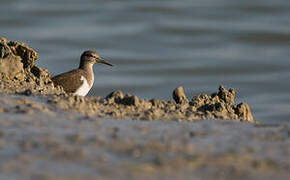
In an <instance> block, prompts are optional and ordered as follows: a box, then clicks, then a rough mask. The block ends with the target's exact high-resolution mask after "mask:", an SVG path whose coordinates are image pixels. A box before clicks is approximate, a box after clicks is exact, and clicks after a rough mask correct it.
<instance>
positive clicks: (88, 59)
mask: <svg viewBox="0 0 290 180" xmlns="http://www.w3.org/2000/svg"><path fill="white" fill-rule="evenodd" d="M86 63H89V64H95V63H101V64H106V65H108V66H113V65H112V64H110V63H108V62H107V61H106V60H104V59H103V58H101V57H100V56H99V55H98V54H97V53H96V52H95V51H92V50H88V51H85V52H83V54H82V55H81V65H84V64H86Z"/></svg>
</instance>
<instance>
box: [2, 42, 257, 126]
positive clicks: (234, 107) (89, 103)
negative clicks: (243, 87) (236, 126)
mask: <svg viewBox="0 0 290 180" xmlns="http://www.w3.org/2000/svg"><path fill="white" fill-rule="evenodd" d="M37 57H38V54H37V52H36V51H34V50H33V49H31V48H30V47H28V46H27V45H26V44H24V43H19V42H16V41H8V40H6V39H4V38H1V39H0V73H1V74H0V75H1V79H0V92H4V93H14V94H15V93H17V94H22V95H31V94H33V95H50V96H47V97H48V101H47V102H48V103H50V104H54V105H55V106H57V107H60V108H62V109H64V110H69V111H73V112H78V113H82V114H87V115H99V116H102V117H103V116H111V117H113V118H126V119H142V120H158V119H173V120H178V121H182V120H189V121H192V120H200V119H231V120H238V121H247V122H254V120H253V116H252V114H251V110H250V108H249V106H248V105H247V104H246V103H240V104H235V102H234V98H235V90H234V89H229V90H226V89H225V88H224V87H222V86H221V87H220V88H219V90H218V92H217V93H214V94H212V95H207V94H199V95H197V96H195V97H193V98H192V99H191V100H188V99H187V97H186V96H185V94H184V92H183V88H182V87H177V88H176V89H175V90H174V91H173V99H174V100H175V102H173V101H159V100H158V99H151V100H145V99H139V98H138V97H137V96H134V95H130V94H125V95H124V94H123V93H122V92H121V91H114V92H112V93H110V94H109V95H108V96H107V97H106V98H101V97H77V96H72V95H69V94H66V93H65V92H64V91H63V90H62V88H61V87H60V86H57V87H54V84H53V83H52V81H51V79H50V74H49V72H48V71H47V70H45V69H42V68H40V67H37V66H35V65H34V62H35V61H36V60H37Z"/></svg>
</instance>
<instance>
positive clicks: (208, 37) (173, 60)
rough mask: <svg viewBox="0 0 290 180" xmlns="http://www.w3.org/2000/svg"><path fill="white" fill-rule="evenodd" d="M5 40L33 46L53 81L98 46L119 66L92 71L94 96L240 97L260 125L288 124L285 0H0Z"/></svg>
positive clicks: (288, 14)
mask: <svg viewBox="0 0 290 180" xmlns="http://www.w3.org/2000/svg"><path fill="white" fill-rule="evenodd" d="M0 36H4V37H6V38H7V39H9V40H18V41H23V42H25V43H28V44H29V46H31V47H33V48H34V49H36V50H37V51H38V52H39V56H40V58H39V60H38V62H37V64H38V65H39V66H41V67H44V68H46V69H48V70H49V71H50V72H51V73H52V75H56V74H58V73H60V72H64V71H67V70H70V69H72V68H75V67H77V66H78V63H79V56H80V54H81V53H82V51H84V50H87V49H95V50H96V51H97V52H99V54H100V55H101V56H102V57H104V58H105V59H107V60H108V61H109V62H111V63H113V64H114V65H115V66H114V67H113V68H111V67H109V66H104V65H97V66H95V68H94V69H95V73H96V75H95V84H94V88H93V90H92V91H91V92H90V94H89V95H91V96H105V95H106V94H108V93H109V92H111V91H113V90H117V89H120V90H122V91H123V92H125V93H126V92H127V93H131V94H135V95H137V96H139V97H141V98H153V97H155V98H159V99H167V100H169V99H172V98H171V93H172V90H173V89H174V88H175V87H177V86H179V85H182V86H183V87H184V88H185V91H186V93H187V95H188V96H189V97H191V96H193V95H194V94H197V93H200V92H205V93H212V92H215V91H217V88H218V86H219V85H220V84H223V85H224V86H225V87H227V88H229V87H233V88H235V89H236V91H237V102H241V101H243V102H247V103H248V104H249V105H250V106H251V108H252V111H253V115H254V118H255V119H256V120H259V121H262V122H265V123H287V122H288V123H289V122H290V118H289V117H290V82H289V79H290V60H289V57H290V1H288V0H276V1H273V0H259V1H252V0H244V1H239V2H238V1H232V0H219V1H217V0H196V1H191V0H179V1H170V0H168V1H163V0H152V1H149V0H147V1H136V0H134V1H133V0H122V1H106V0H98V1H97V0H70V1H66V0H50V1H45V0H37V1H36V0H35V1H33V0H1V3H0Z"/></svg>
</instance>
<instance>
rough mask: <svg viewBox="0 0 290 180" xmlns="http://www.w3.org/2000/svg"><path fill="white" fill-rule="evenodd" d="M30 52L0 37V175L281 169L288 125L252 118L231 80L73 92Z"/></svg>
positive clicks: (141, 175) (156, 175) (244, 173)
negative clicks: (96, 93)
mask: <svg viewBox="0 0 290 180" xmlns="http://www.w3.org/2000/svg"><path fill="white" fill-rule="evenodd" d="M37 57H38V55H37V52H35V51H34V50H33V49H31V48H30V47H28V46H27V45H26V44H24V43H20V42H16V41H8V40H6V39H4V38H0V179H23V180H26V179H27V180H28V179H29V180H30V179H35V180H39V179H40V180H41V179H44V180H46V179H54V180H57V179H58V180H65V179H70V180H78V179H112V178H114V179H116V177H117V178H118V179H144V180H145V179H192V178H193V177H194V179H215V180H216V179H255V180H257V179H263V180H265V179H287V178H288V177H289V176H290V173H289V168H290V153H289V147H290V140H289V137H290V126H289V125H277V126H265V125H261V124H259V123H257V122H255V121H254V119H253V116H252V113H251V110H250V107H249V105H248V104H246V103H235V94H236V92H235V90H234V89H232V88H230V89H225V88H224V87H223V86H220V87H219V88H218V91H217V92H216V93H213V94H210V95H208V94H198V95H196V96H194V97H192V98H188V97H187V96H186V95H185V94H184V91H183V88H182V87H177V88H176V89H174V90H173V93H172V101H160V100H158V99H150V100H146V99H140V98H138V97H137V96H134V95H130V94H124V93H123V92H121V91H118V90H116V91H114V92H111V93H109V94H108V95H107V96H106V97H79V96H72V95H71V94H66V93H65V92H64V91H63V89H62V88H61V87H59V86H58V87H55V86H54V84H53V83H52V81H51V79H50V74H49V72H48V71H47V70H45V69H42V68H40V67H37V66H35V65H34V62H35V61H36V60H37ZM140 120H142V121H140ZM153 120H154V121H153ZM157 120H158V121H157ZM168 120H173V121H168ZM197 120H202V121H197ZM225 120H227V121H225ZM246 122H247V123H246ZM248 122H250V123H248Z"/></svg>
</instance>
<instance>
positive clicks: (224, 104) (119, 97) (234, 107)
mask: <svg viewBox="0 0 290 180" xmlns="http://www.w3.org/2000/svg"><path fill="white" fill-rule="evenodd" d="M234 97H235V91H234V89H230V90H226V89H225V88H224V87H222V86H221V87H220V88H219V91H218V93H214V94H212V95H207V94H199V95H197V96H195V97H193V98H192V100H191V101H189V100H187V98H186V96H185V95H184V92H183V88H182V87H178V88H176V89H175V90H174V92H173V98H174V99H175V101H176V103H175V102H173V101H159V100H157V99H151V100H145V99H139V98H138V97H137V96H134V95H130V94H126V95H123V93H122V92H121V91H114V92H112V93H110V94H109V95H108V96H107V97H106V98H101V97H80V96H67V95H65V96H54V97H50V98H49V100H48V103H49V104H54V105H56V106H58V107H60V108H61V109H65V110H68V111H72V112H77V113H81V114H88V115H94V114H97V115H99V116H101V117H102V116H108V115H109V116H112V117H114V118H122V119H124V118H125V119H128V118H133V119H140V120H155V119H163V120H165V119H170V120H178V121H182V120H186V121H193V120H200V119H232V120H237V121H247V122H255V121H254V120H253V116H252V114H251V111H250V108H249V106H248V105H247V104H246V103H240V104H235V103H234Z"/></svg>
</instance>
